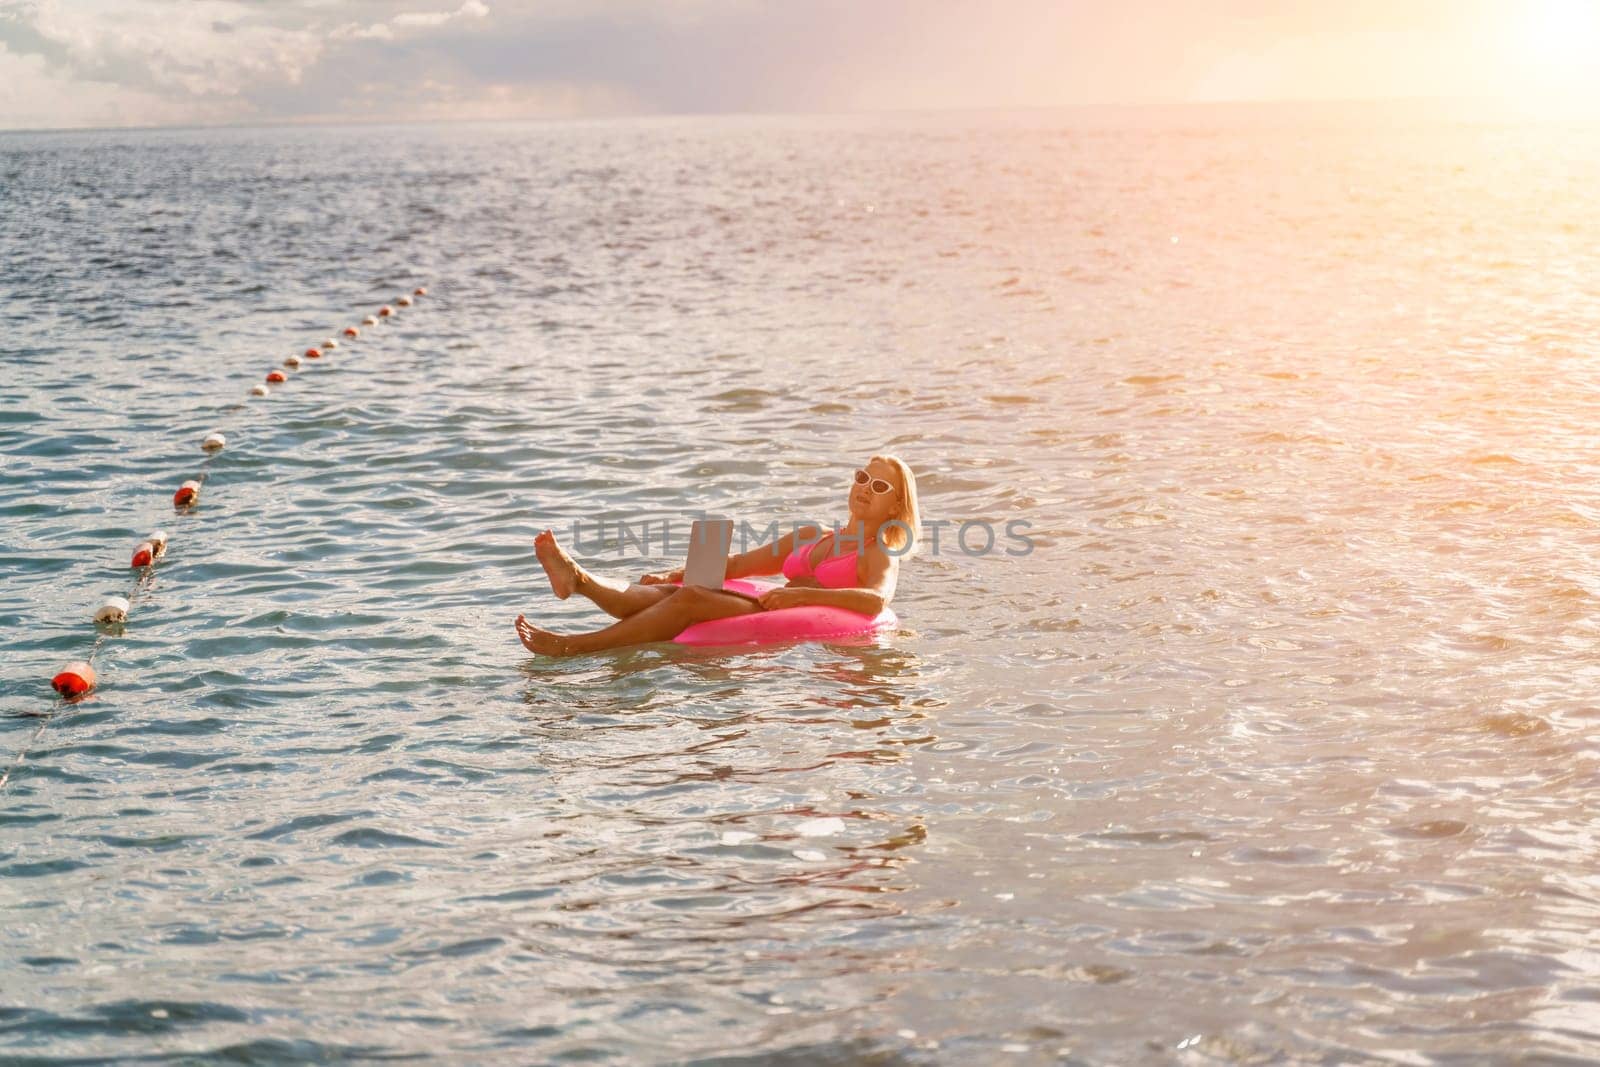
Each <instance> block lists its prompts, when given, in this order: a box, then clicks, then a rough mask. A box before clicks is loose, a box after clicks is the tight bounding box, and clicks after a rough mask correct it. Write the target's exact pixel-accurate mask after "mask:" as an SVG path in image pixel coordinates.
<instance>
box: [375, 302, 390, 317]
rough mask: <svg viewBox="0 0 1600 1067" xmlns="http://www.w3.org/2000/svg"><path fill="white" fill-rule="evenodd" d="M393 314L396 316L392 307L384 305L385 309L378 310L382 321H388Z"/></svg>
mask: <svg viewBox="0 0 1600 1067" xmlns="http://www.w3.org/2000/svg"><path fill="white" fill-rule="evenodd" d="M393 314H394V308H392V307H390V306H389V305H388V304H385V305H383V307H381V308H379V309H378V317H379V318H380V319H386V318H388V317H389V316H390V315H393Z"/></svg>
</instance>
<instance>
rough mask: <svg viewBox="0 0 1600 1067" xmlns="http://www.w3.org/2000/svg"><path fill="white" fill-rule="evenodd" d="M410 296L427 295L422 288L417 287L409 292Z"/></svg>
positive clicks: (426, 291)
mask: <svg viewBox="0 0 1600 1067" xmlns="http://www.w3.org/2000/svg"><path fill="white" fill-rule="evenodd" d="M411 295H412V296H427V295H428V290H426V289H424V288H423V287H422V286H420V285H419V286H417V287H416V288H415V289H413V290H411Z"/></svg>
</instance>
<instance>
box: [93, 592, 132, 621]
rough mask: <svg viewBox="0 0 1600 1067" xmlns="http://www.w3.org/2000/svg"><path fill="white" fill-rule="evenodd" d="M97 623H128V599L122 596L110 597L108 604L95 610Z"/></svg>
mask: <svg viewBox="0 0 1600 1067" xmlns="http://www.w3.org/2000/svg"><path fill="white" fill-rule="evenodd" d="M94 621H95V622H127V621H128V599H127V598H126V597H120V596H108V597H106V602H105V603H104V604H101V605H100V606H99V607H98V608H96V609H95V613H94Z"/></svg>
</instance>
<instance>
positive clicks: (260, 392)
mask: <svg viewBox="0 0 1600 1067" xmlns="http://www.w3.org/2000/svg"><path fill="white" fill-rule="evenodd" d="M250 395H251V396H271V395H272V390H271V389H268V388H267V387H266V386H265V385H262V384H260V383H257V384H255V385H252V386H251V387H250Z"/></svg>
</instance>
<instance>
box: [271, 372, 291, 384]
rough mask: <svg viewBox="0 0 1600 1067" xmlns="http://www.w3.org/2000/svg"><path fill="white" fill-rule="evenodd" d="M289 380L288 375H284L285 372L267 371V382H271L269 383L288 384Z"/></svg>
mask: <svg viewBox="0 0 1600 1067" xmlns="http://www.w3.org/2000/svg"><path fill="white" fill-rule="evenodd" d="M288 380H289V376H288V375H287V374H285V373H283V371H281V370H269V371H267V381H269V382H286V381H288Z"/></svg>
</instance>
